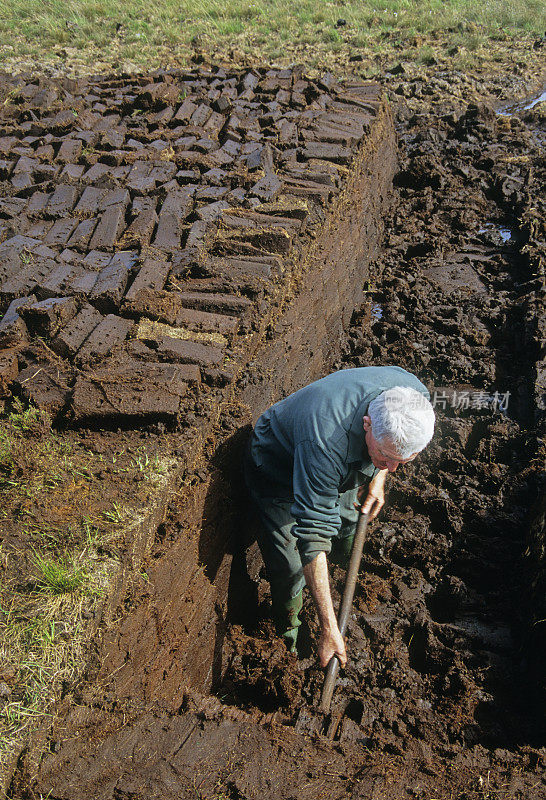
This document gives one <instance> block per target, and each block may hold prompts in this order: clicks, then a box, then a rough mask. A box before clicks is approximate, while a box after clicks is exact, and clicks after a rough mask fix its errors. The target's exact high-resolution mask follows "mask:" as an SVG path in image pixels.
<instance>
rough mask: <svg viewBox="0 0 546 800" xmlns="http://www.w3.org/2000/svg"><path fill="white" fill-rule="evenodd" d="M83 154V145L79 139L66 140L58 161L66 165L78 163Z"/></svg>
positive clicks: (58, 154) (58, 155)
mask: <svg viewBox="0 0 546 800" xmlns="http://www.w3.org/2000/svg"><path fill="white" fill-rule="evenodd" d="M81 152H82V143H81V141H80V140H79V139H65V140H64V142H63V143H62V145H61V147H60V149H59V152H58V153H57V161H63V162H65V163H68V162H74V161H77V160H78V158H79V157H80V154H81Z"/></svg>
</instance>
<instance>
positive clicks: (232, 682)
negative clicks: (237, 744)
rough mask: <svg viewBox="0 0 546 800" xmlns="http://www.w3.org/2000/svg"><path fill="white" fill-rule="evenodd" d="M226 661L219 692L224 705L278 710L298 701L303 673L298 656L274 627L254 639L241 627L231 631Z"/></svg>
mask: <svg viewBox="0 0 546 800" xmlns="http://www.w3.org/2000/svg"><path fill="white" fill-rule="evenodd" d="M224 659H226V660H227V668H226V670H225V677H224V680H223V682H222V688H221V690H220V692H219V695H220V696H221V698H222V700H223V702H225V703H228V704H230V705H238V706H242V707H246V708H249V707H255V708H258V709H260V711H276V710H279V709H282V710H286V709H289V708H291V707H293V706H294V704H295V703H296V702H297V701H299V698H300V694H301V689H302V685H303V674H302V671H301V669H300V667H299V663H298V659H297V656H296V655H292V654H290V653H288V652H287V650H286V647H285V645H284V643H283V642H282V641H281V640H279V639H278V638H277V637H276V636H275V630H274V627H273V625H271V624H269V625H267V624H265V625H264V626H263V628H262V631H261V635H253V636H249V635H247V634H245V633H244V632H243V630H242V628H241V627H238V626H236V627H234V628H232V629H231V631H230V636H229V641H228V644H227V646H226V648H225V652H224Z"/></svg>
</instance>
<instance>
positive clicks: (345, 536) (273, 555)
mask: <svg viewBox="0 0 546 800" xmlns="http://www.w3.org/2000/svg"><path fill="white" fill-rule="evenodd" d="M358 479H359V481H360V483H359V485H360V486H362V485H367V484H368V483H369V481H370V478H369V476H367V475H364V474H363V473H358ZM246 482H247V486H248V488H249V492H250V495H251V497H252V499H253V501H254V504H255V506H256V510H257V513H258V516H259V520H260V525H259V526H258V531H257V540H258V545H259V547H260V551H261V554H262V558H263V560H264V563H265V567H266V572H267V579H268V581H269V583H270V586H271V603H272V610H273V620H274V622H275V626H276V629H277V633H278V634H279V636H282V637H283V638H284V639H285V641H286V644H287V646H288V649H289V650H291V651H295V647H296V640H297V635H298V628H299V626H300V625H301V622H300V619H299V612H300V611H301V608H302V605H303V588H304V586H305V578H304V575H303V565H302V562H301V558H300V554H299V550H298V547H297V540H296V537H295V536H294V535H293V533H292V529H293V527H294V525H295V520H294V518H293V516H292V514H291V512H290V508H291V506H292V500H288V499H286V498H279V497H269V496H268V495H267V490H266V489H265V488H264V487H262V486H259V485H258V484H256V483H254V482H253V481H252V473H251V472H250V474H249V470H247V474H246ZM357 495H358V486H356V487H351V488H350V489H347V490H346V491H341V492H340V495H339V508H340V517H341V527H340V530H339V534H338V535H337V536H336V537H334V538H333V539H331V540H329V541H328V542H327V544H330V545H331V550H330V553H329V556H328V558H329V560H330V561H333V562H334V563H337V564H339V565H340V566H347V564H348V562H349V558H350V555H351V549H352V545H353V541H354V537H355V533H356V523H357V521H358V514H359V512H358V509H357V508H355V505H354V504H355V502H357V499H358V497H357ZM327 552H328V551H327Z"/></svg>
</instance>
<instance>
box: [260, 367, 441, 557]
mask: <svg viewBox="0 0 546 800" xmlns="http://www.w3.org/2000/svg"><path fill="white" fill-rule="evenodd" d="M394 386H409V387H411V388H412V389H416V390H417V391H418V392H421V393H422V394H423V395H425V397H426V398H427V399H430V395H429V393H428V391H427V389H426V387H425V386H423V384H422V383H421V381H419V380H418V379H417V378H416V377H415V375H412V374H411V373H410V372H406V370H404V369H402V368H401V367H391V366H389V367H360V368H357V369H346V370H341V371H340V372H334V373H333V374H332V375H327V376H326V377H325V378H321V380H318V381H315V382H314V383H311V384H309V385H308V386H305V387H304V388H303V389H300V390H299V391H297V392H294V394H291V395H289V396H288V397H286V398H285V399H284V400H281V401H280V402H278V403H275V405H273V406H271V408H269V409H268V410H267V411H266V412H265V413H264V414H262V416H261V417H260V418H259V419H258V421H257V423H256V426H255V429H254V433H253V436H252V440H251V444H250V456H251V459H252V461H253V462H254V466H255V467H256V470H255V475H256V478H257V479H258V481H259V485H260V487H261V488H260V490H259V491H260V494H261V495H262V496H264V497H269V498H277V499H284V500H289V501H291V502H292V506H291V513H292V516H293V517H294V520H295V525H294V528H293V530H292V533H293V534H294V536H295V537H296V539H297V545H298V550H299V553H300V556H301V560H302V564H303V565H304V566H305V565H306V564H308V563H310V562H311V561H313V559H314V558H315V557H316V556H317V555H318V553H319V552H320V551H325V552H330V548H331V538H332V537H333V536H335V535H336V534H337V533H338V531H339V528H340V526H341V518H340V515H339V494H340V491H346V490H347V489H349V488H354V487H355V486H357V485H359V483H362V479H361V478H359V473H363V474H364V475H365V476H368V477H370V478H372V477H373V476H374V475H375V474H376V473H377V472H378V470H377V469H376V468H375V467H374V465H373V464H372V462H371V460H370V456H369V454H368V450H367V447H366V442H365V432H364V427H363V421H362V418H363V417H364V416H365V415H366V414H367V413H368V406H369V404H370V403H371V401H372V400H374V399H375V398H376V397H377V396H378V395H380V394H381V393H382V392H384V391H385V390H386V389H391V388H393V387H394Z"/></svg>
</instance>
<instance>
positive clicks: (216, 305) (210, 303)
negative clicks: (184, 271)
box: [177, 292, 252, 316]
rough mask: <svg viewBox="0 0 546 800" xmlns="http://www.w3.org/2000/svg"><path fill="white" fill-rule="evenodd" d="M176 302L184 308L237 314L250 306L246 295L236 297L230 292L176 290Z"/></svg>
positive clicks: (250, 303)
mask: <svg viewBox="0 0 546 800" xmlns="http://www.w3.org/2000/svg"><path fill="white" fill-rule="evenodd" d="M177 298H178V302H179V303H180V305H181V306H185V307H186V308H196V309H198V310H200V311H212V312H215V313H220V314H221V313H224V314H228V315H234V316H238V315H240V314H243V313H244V312H245V311H247V309H249V308H250V307H251V306H252V302H251V301H250V300H249V299H248V298H247V297H238V296H237V295H232V294H214V293H210V294H205V293H204V292H203V293H201V292H178V293H177Z"/></svg>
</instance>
